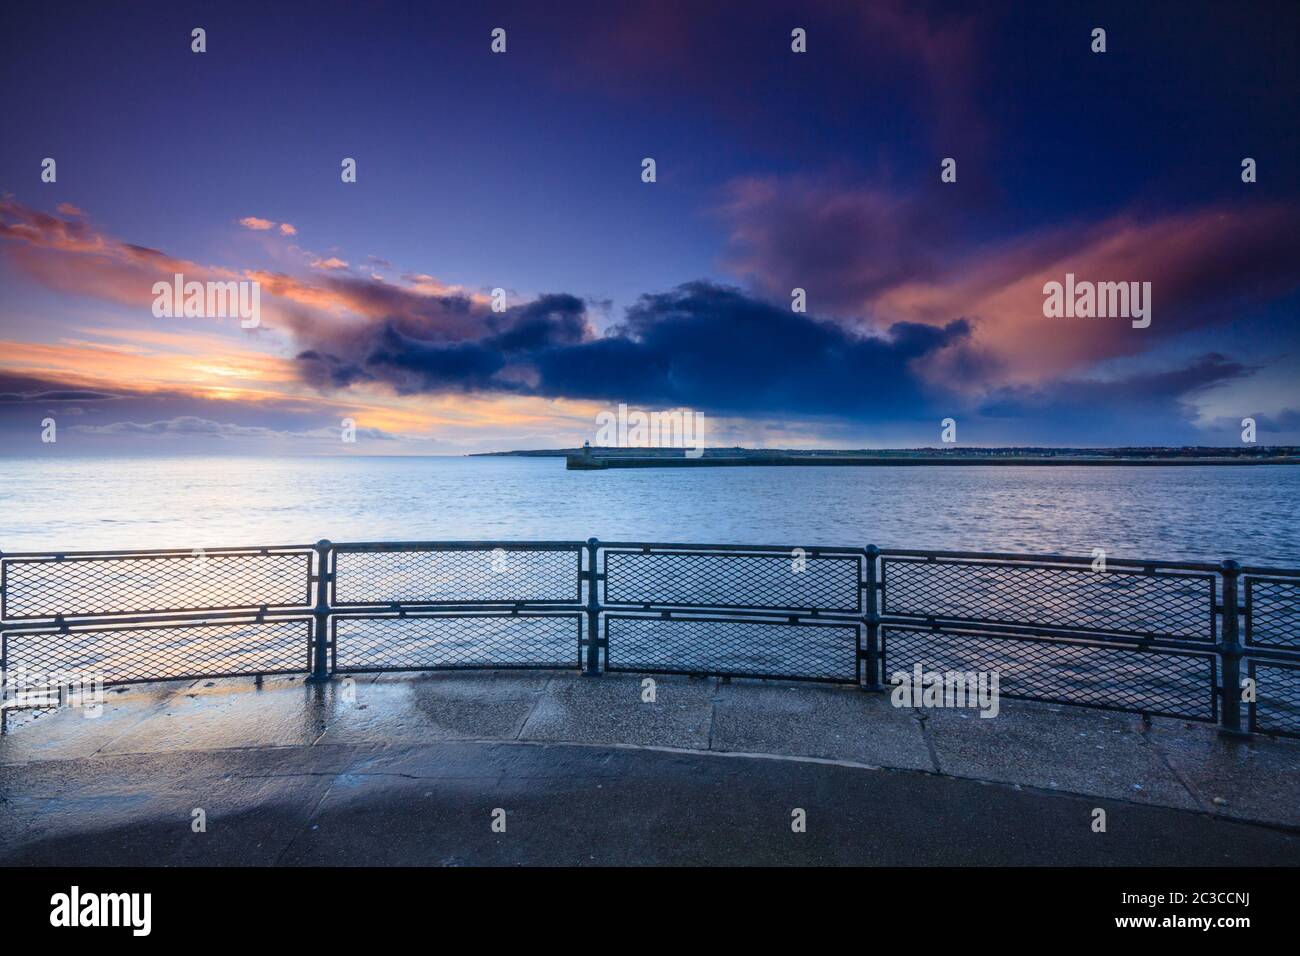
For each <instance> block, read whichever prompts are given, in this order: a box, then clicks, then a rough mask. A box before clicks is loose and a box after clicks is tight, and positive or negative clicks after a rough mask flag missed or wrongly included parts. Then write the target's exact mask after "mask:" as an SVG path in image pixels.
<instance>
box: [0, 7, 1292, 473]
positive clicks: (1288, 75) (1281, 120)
mask: <svg viewBox="0 0 1300 956" xmlns="http://www.w3.org/2000/svg"><path fill="white" fill-rule="evenodd" d="M468 6H472V9H465V7H468ZM196 27H197V28H202V29H203V30H204V31H205V37H204V38H205V45H206V48H205V50H204V51H203V52H194V50H193V49H192V45H193V42H194V41H193V38H192V31H193V30H194V29H195V28H196ZM1298 27H1300V7H1298V6H1297V5H1296V4H1294V3H1291V2H1286V3H1276V4H1274V3H1267V2H1261V3H1250V4H1240V5H1238V4H1232V5H1228V4H1221V3H1217V4H1202V3H1196V2H1191V3H1189V2H1178V3H1163V2H1155V3H1143V4H1132V3H1113V4H1104V3H1102V4H1091V3H1071V4H1037V3H1035V4H1001V3H987V4H983V3H982V4H979V5H971V4H943V3H925V2H916V0H912V2H901V0H900V2H891V0H884V2H852V3H850V2H838V3H833V2H824V0H805V2H801V3H784V4H781V3H768V2H761V0H747V2H743V3H728V2H723V3H710V4H701V3H698V2H696V3H692V2H679V0H655V2H645V3H634V2H627V3H621V2H611V0H603V2H593V3H578V2H565V0H554V2H548V3H546V4H538V3H519V4H504V3H490V2H489V3H482V4H473V5H466V4H443V3H428V2H422V3H368V4H337V3H330V2H318V3H313V4H312V5H310V7H307V6H303V7H301V9H294V8H293V7H291V6H290V5H285V4H267V3H258V4H244V3H222V4H186V3H167V4H155V3H132V4H126V5H106V4H89V3H88V4H76V3H68V4H57V5H54V6H51V5H49V4H46V3H28V2H22V0H14V2H10V3H7V4H5V5H4V6H3V10H2V12H0V128H2V135H0V453H4V454H48V453H70V454H157V455H169V454H177V453H208V454H219V453H232V454H234V453H237V454H248V453H254V454H260V453H275V454H357V453H359V454H463V453H467V452H478V451H494V450H506V449H515V448H546V447H559V446H569V445H575V444H580V443H581V442H582V441H584V440H594V439H595V436H596V432H597V430H598V416H599V415H600V413H601V412H604V411H609V410H613V409H616V408H617V406H618V405H619V404H621V403H622V404H627V405H628V406H629V407H631V408H634V409H644V410H659V409H674V408H685V409H690V410H693V411H697V412H701V413H703V414H704V415H705V418H706V422H707V433H706V440H707V442H708V444H711V445H732V444H743V445H749V446H766V447H843V448H873V447H902V446H906V447H911V446H931V445H938V444H940V436H941V427H942V426H941V423H942V421H943V420H944V419H946V418H952V419H953V420H954V421H955V422H956V436H957V439H958V443H959V444H965V445H976V446H1001V445H1031V446H1044V445H1048V446H1099V445H1239V444H1240V443H1241V441H1242V420H1243V419H1244V418H1252V419H1254V420H1255V422H1256V427H1257V436H1258V441H1259V442H1260V443H1261V444H1292V443H1300V374H1298V373H1300V321H1298V319H1300V216H1297V206H1298V204H1300V175H1298V174H1300V169H1298V168H1297V147H1300V135H1298V133H1297V129H1298V124H1297V120H1296V117H1297V116H1300V75H1298V74H1300V65H1298V64H1300V49H1298V48H1300V29H1298ZM498 28H500V29H502V30H504V31H505V51H504V52H494V51H493V49H492V42H493V37H492V34H493V31H494V30H495V29H498ZM1097 28H1101V29H1104V30H1105V45H1106V49H1105V51H1104V52H1094V50H1093V49H1092V47H1093V46H1094V44H1095V40H1094V36H1093V31H1094V30H1095V29H1097ZM796 29H799V30H802V31H804V36H805V37H806V52H795V51H794V50H793V49H792V42H793V41H792V31H794V30H796ZM647 158H649V159H653V160H654V173H655V175H654V181H653V182H647V181H645V177H644V160H645V159H647ZM1247 158H1249V159H1252V160H1253V161H1254V170H1255V177H1254V178H1255V181H1253V182H1244V181H1243V167H1242V163H1243V160H1245V159H1247ZM47 159H53V160H54V161H55V167H54V176H53V180H54V181H46V180H47V179H48V178H49V173H48V168H47V164H46V163H45V160H47ZM345 159H352V160H354V161H355V168H356V177H355V181H354V182H345V181H344V176H343V175H342V167H343V163H344V160H345ZM948 159H951V160H955V166H953V167H950V168H953V169H955V181H945V179H944V177H943V175H942V173H943V169H944V161H945V160H948ZM948 178H950V179H951V178H953V177H951V176H950V177H948ZM177 274H180V275H182V276H183V277H184V281H193V282H199V283H209V282H228V281H234V282H246V283H255V284H256V288H257V290H258V295H259V303H260V313H259V316H258V319H259V321H258V325H257V327H255V328H244V327H242V325H243V324H244V323H241V321H240V319H239V317H231V316H224V317H223V316H220V315H212V314H202V315H191V316H185V315H173V316H168V315H161V316H160V315H156V314H155V312H156V311H157V309H156V308H155V306H156V305H157V300H158V293H157V292H156V291H155V283H158V282H160V281H161V282H164V283H170V282H172V281H173V276H175V275H177ZM1067 274H1069V275H1073V276H1074V277H1075V278H1076V280H1078V281H1079V282H1092V283H1100V282H1124V283H1130V282H1135V283H1139V284H1143V283H1150V286H1149V289H1150V293H1149V295H1150V299H1149V302H1150V323H1149V325H1147V326H1146V327H1135V324H1134V322H1133V321H1130V319H1129V318H1128V317H1126V316H1122V315H1121V316H1106V317H1096V316H1093V317H1085V316H1078V315H1072V316H1056V315H1052V316H1049V315H1047V314H1045V310H1044V300H1045V295H1044V288H1045V285H1046V284H1047V283H1050V282H1060V283H1064V282H1065V281H1066V276H1067ZM1142 287H1143V286H1139V288H1142ZM249 288H251V286H249ZM498 289H499V290H502V293H501V294H500V295H498V296H497V297H496V299H495V301H494V290H498ZM795 289H802V290H804V296H803V299H804V303H805V310H804V311H799V310H797V309H796V308H795V301H794V297H793V292H792V290H795ZM1139 324H1140V323H1139ZM51 423H52V426H53V432H52V433H51ZM51 437H53V438H54V439H55V440H54V441H53V442H51V441H49V438H51ZM43 439H44V440H43ZM345 439H355V440H345Z"/></svg>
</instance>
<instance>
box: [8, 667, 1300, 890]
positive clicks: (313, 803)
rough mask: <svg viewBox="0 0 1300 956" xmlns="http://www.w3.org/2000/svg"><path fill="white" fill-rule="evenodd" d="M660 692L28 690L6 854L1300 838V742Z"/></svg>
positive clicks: (1142, 856) (1110, 845)
mask: <svg viewBox="0 0 1300 956" xmlns="http://www.w3.org/2000/svg"><path fill="white" fill-rule="evenodd" d="M643 691H644V688H643V685H642V678H641V677H639V676H635V675H614V674H607V675H605V676H603V677H599V678H582V677H579V676H577V675H576V674H571V673H541V672H495V673H494V672H444V673H438V674H433V675H383V676H380V677H372V676H365V677H362V678H360V679H358V680H356V681H355V682H353V683H348V682H344V681H342V680H337V681H335V682H333V683H332V684H330V685H327V686H324V687H309V686H306V685H304V684H302V682H301V681H300V680H299V679H296V678H295V679H281V680H268V681H267V682H266V683H265V684H264V685H263V686H262V687H261V688H258V687H256V686H254V683H253V681H252V680H246V679H234V680H224V681H201V682H193V683H189V684H169V685H145V686H137V687H129V688H121V689H117V690H115V691H110V692H109V693H108V695H107V697H108V700H107V701H106V704H105V710H104V713H103V714H102V716H100V717H98V718H96V719H86V718H85V717H83V716H82V714H81V713H80V712H79V711H77V710H75V709H64V710H61V711H58V712H53V713H48V712H47V713H44V714H42V715H40V716H35V715H32V714H26V715H16V716H13V717H11V720H10V732H9V733H8V734H7V735H6V736H5V737H3V738H0V863H4V864H7V865H13V864H25V863H36V864H56V863H57V864H83V863H99V864H115V863H117V864H126V863H146V864H172V865H178V864H197V863H222V864H226V863H245V864H275V863H279V864H339V863H343V864H363V863H380V864H385V863H400V864H485V863H496V864H564V863H596V864H601V863H605V864H636V863H655V864H658V863H716V864H724V863H775V864H781V863H787V864H820V863H832V864H841V863H857V864H895V865H899V864H901V865H908V864H931V863H950V864H953V863H963V864H964V863H984V864H1016V863H1021V864H1024V863H1028V864H1035V863H1040V864H1077V865H1108V864H1136V865H1156V864H1189V865H1190V864H1229V865H1230V864H1234V863H1241V864H1252V865H1259V864H1292V865H1295V864H1300V799H1298V797H1300V745H1298V744H1297V743H1295V742H1288V741H1276V740H1269V739H1265V738H1259V739H1255V740H1251V741H1245V742H1240V741H1229V740H1226V739H1224V738H1222V737H1220V736H1219V735H1218V734H1217V733H1216V731H1215V729H1214V728H1213V727H1205V726H1200V725H1194V724H1187V723H1185V722H1182V721H1173V720H1155V721H1153V722H1151V723H1150V724H1144V723H1143V722H1142V721H1141V720H1140V719H1139V718H1136V717H1131V716H1128V715H1117V714H1107V713H1103V712H1097V711H1087V710H1080V709H1071V708H1065V707H1051V706H1044V705H1038V704H1027V703H1020V702H1014V701H1005V700H1004V701H1003V702H1002V708H1001V713H1000V715H999V716H998V717H996V718H994V719H991V720H986V719H981V718H979V717H977V716H976V715H975V714H974V713H972V712H960V711H951V710H948V711H915V710H904V709H897V708H894V707H893V706H891V704H890V702H889V698H888V696H886V695H873V694H867V693H864V692H862V691H859V690H856V689H853V688H841V687H821V686H806V685H787V684H779V683H768V682H750V681H743V682H742V681H736V682H731V683H727V682H722V681H716V680H698V679H689V678H673V677H657V678H655V698H656V699H655V701H654V702H653V703H648V702H644V701H643V699H642V697H643ZM1098 808H1101V809H1103V810H1105V811H1106V824H1107V826H1106V832H1104V833H1097V832H1094V829H1093V821H1094V819H1095V813H1094V811H1095V810H1096V809H1098ZM196 809H202V810H203V813H204V816H205V818H206V832H194V827H193V819H194V816H195V815H194V811H195V810H196ZM800 810H801V811H803V817H804V819H806V830H805V831H804V832H796V831H795V829H794V828H792V823H793V822H794V820H795V815H796V811H800ZM494 811H504V814H503V815H502V814H497V815H496V816H494ZM502 819H504V824H505V830H504V832H498V830H499V827H500V824H501V820H502ZM494 821H495V822H496V823H497V827H498V829H497V830H494V828H493V823H494Z"/></svg>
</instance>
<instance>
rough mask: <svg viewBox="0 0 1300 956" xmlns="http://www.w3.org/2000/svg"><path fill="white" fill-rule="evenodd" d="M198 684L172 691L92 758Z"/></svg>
mask: <svg viewBox="0 0 1300 956" xmlns="http://www.w3.org/2000/svg"><path fill="white" fill-rule="evenodd" d="M198 683H199V682H198V680H192V681H190V682H189V683H187V684H185V685H184V686H183V687H177V688H176V689H175V690H173V691H170V692H169V693H168V694H167V696H166V697H164V698H163V699H162V700H160V701H157V702H155V704H154V706H153V707H152V708H150V709H149V710H147V711H146V712H145V713H143V714H141V715H140V716H139V717H138V718H137V719H136V720H135V722H134V723H132V724H131V725H130V726H129V727H124V728H122V731H121V733H119V734H117V735H116V736H115V737H113V738H112V739H111V740H106V741H104V742H103V743H102V744H100V745H99V746H98V747H96V748H95V749H94V750H93V751H91V753H90V756H91V757H97V756H99V754H100V752H101V751H103V749H104V748H105V747H111V746H113V744H115V743H117V742H118V741H119V740H121V739H122V738H123V737H125V736H126V735H127V734H129V733H130V732H131V731H133V730H134V729H135V728H136V727H139V726H140V725H141V724H142V723H144V722H145V721H146V720H149V719H151V718H153V717H156V716H157V715H158V711H160V710H162V709H164V708H165V707H167V706H168V705H170V704H171V702H172V700H174V699H175V698H176V696H177V695H178V694H183V693H185V692H186V691H189V690H192V689H193V688H194V687H195V686H197V685H198Z"/></svg>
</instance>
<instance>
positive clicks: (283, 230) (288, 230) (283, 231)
mask: <svg viewBox="0 0 1300 956" xmlns="http://www.w3.org/2000/svg"><path fill="white" fill-rule="evenodd" d="M280 235H282V236H296V235H298V230H297V229H296V228H294V227H293V226H291V225H289V224H288V223H287V222H282V223H280Z"/></svg>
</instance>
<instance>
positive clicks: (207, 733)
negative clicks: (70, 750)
mask: <svg viewBox="0 0 1300 956" xmlns="http://www.w3.org/2000/svg"><path fill="white" fill-rule="evenodd" d="M342 686H343V685H341V684H339V683H337V682H331V683H329V684H307V683H305V682H304V681H303V679H302V678H300V677H276V678H272V677H268V678H266V679H265V681H264V682H263V683H262V685H261V686H259V685H257V684H256V683H255V682H254V681H253V679H252V678H232V679H228V680H207V681H201V682H196V683H195V684H193V685H191V686H189V687H187V688H185V689H184V690H183V691H180V692H178V693H175V694H173V695H172V696H171V697H170V698H168V700H167V702H166V706H165V707H162V708H159V709H156V710H154V711H153V712H152V713H150V714H149V715H148V716H147V717H146V718H145V719H144V720H141V721H139V722H138V723H136V724H135V725H134V726H133V727H131V728H130V729H129V730H128V731H127V732H126V733H124V734H122V735H121V736H119V737H118V738H116V739H115V740H113V741H112V742H111V743H110V744H108V745H106V746H105V747H104V748H103V750H102V753H105V754H114V753H118V754H122V753H162V752H166V751H173V750H213V749H218V748H225V747H283V746H288V745H290V744H310V743H311V742H312V741H314V740H315V739H316V738H318V737H319V736H320V735H321V734H322V733H324V731H325V728H326V725H327V718H328V715H329V713H330V711H331V710H332V709H333V707H334V705H335V697H336V696H337V695H338V694H339V692H340V691H341V690H342Z"/></svg>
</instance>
